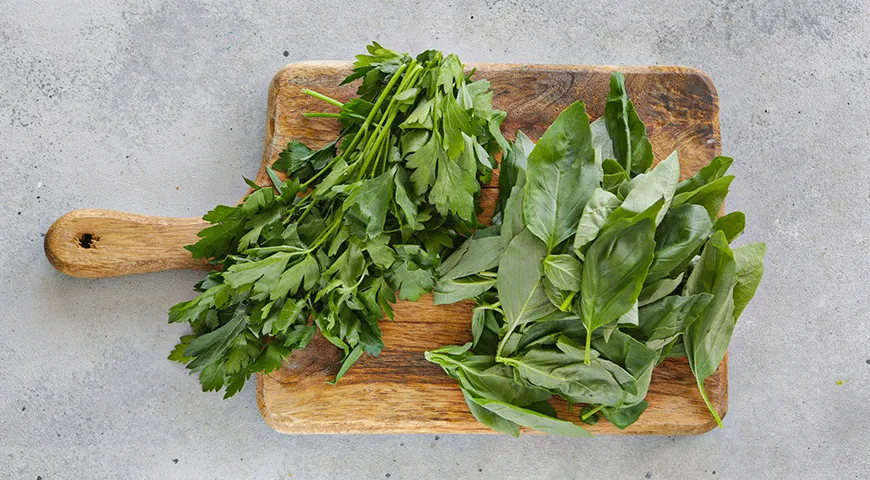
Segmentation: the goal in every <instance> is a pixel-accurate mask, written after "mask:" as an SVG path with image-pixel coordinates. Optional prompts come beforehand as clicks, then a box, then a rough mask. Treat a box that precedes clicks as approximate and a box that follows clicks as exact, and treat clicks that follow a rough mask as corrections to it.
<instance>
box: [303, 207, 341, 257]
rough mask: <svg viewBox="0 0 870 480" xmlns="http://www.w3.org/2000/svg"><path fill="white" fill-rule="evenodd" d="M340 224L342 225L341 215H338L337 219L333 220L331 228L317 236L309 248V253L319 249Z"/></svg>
mask: <svg viewBox="0 0 870 480" xmlns="http://www.w3.org/2000/svg"><path fill="white" fill-rule="evenodd" d="M339 225H341V217H339V216H337V215H336V217H335V221H333V222H332V225H330V226H329V228H327V229H326V231H325V232H323V233H322V234H320V236H319V237H317V239H316V240H314V243H313V244H312V245H311V247H310V248H309V249H308V253H311V252H313V251H315V250H317V248H318V247H319V246H320V245H322V244H323V242H325V241H326V239H327V238H329V236H330V235H332V232H333V231H334V230H335V228H336V227H337V226H339Z"/></svg>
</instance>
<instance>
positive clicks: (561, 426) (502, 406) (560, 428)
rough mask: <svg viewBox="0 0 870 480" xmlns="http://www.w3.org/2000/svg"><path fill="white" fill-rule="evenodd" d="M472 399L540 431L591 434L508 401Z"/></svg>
mask: <svg viewBox="0 0 870 480" xmlns="http://www.w3.org/2000/svg"><path fill="white" fill-rule="evenodd" d="M474 401H475V402H476V403H477V404H479V405H481V406H482V407H484V408H486V409H487V410H489V411H491V412H493V413H495V414H496V415H498V416H500V417H502V418H504V419H507V420H509V421H512V422H514V423H518V424H519V425H522V426H524V427H527V428H532V429H534V430H538V431H540V432H545V433H553V434H556V435H562V436H565V437H572V438H578V437H591V436H592V434H591V433H589V432H588V431H587V430H586V429H584V428H583V427H581V426H579V425H575V424H573V423H571V422H566V421H565V420H559V419H558V418H554V417H551V416H549V415H545V414H543V413H538V412H536V411H534V410H530V409H528V408H522V407H518V406H516V405H511V404H509V403H505V402H499V401H496V400H486V399H482V398H475V399H474Z"/></svg>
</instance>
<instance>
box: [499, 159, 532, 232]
mask: <svg viewBox="0 0 870 480" xmlns="http://www.w3.org/2000/svg"><path fill="white" fill-rule="evenodd" d="M525 185H526V175H525V173H523V172H522V171H520V174H519V176H518V177H517V183H516V185H515V186H514V188H513V189H512V190H511V192H510V194H511V195H510V198H508V200H507V203H506V204H505V208H504V211H503V212H502V213H503V215H502V227H501V244H502V248H507V246H508V244H510V243H511V240H513V239H514V237H516V236H517V235H519V234H520V232H522V231H523V230H525V228H526V222H525V220H523V191H524V190H523V187H525Z"/></svg>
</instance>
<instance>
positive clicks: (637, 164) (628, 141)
mask: <svg viewBox="0 0 870 480" xmlns="http://www.w3.org/2000/svg"><path fill="white" fill-rule="evenodd" d="M604 123H605V125H606V126H607V133H608V135H609V136H610V139H611V140H612V141H613V153H614V156H615V158H616V161H617V162H619V163H620V165H622V167H623V168H624V169H625V171H626V172H629V173H630V174H631V175H632V176H634V175H638V174H641V173H644V172H646V171H647V170H649V167H650V166H651V165H652V161H653V152H652V145H650V143H649V138H647V136H646V126H645V125H644V124H643V122H642V121H641V120H640V118H639V117H638V116H637V112H636V111H635V109H634V103H632V102H631V100H629V99H628V95H626V93H625V78H624V77H623V76H622V74H621V73H619V72H614V73H613V75H611V76H610V92H609V93H608V94H607V103H606V104H605V106H604Z"/></svg>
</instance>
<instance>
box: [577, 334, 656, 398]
mask: <svg viewBox="0 0 870 480" xmlns="http://www.w3.org/2000/svg"><path fill="white" fill-rule="evenodd" d="M592 345H593V348H595V350H596V351H597V352H598V353H599V354H600V355H601V357H603V358H604V359H606V360H609V361H610V362H613V363H614V364H616V365H618V366H620V367H622V368H624V369H625V371H626V372H628V373H629V374H630V375H631V376H632V379H633V380H634V383H629V384H627V385H626V383H625V382H622V383H621V386H622V387H623V389H624V390H625V391H626V393H627V395H626V396H625V397H624V398H623V399H622V404H625V405H632V404H635V403H637V402H640V401H641V400H643V399H644V398H645V397H646V394H647V390H648V389H649V383H650V379H651V378H652V370H653V368H654V367H655V366H656V363H657V362H658V358H659V353H658V351H657V350H656V349H652V348H649V347H648V346H646V345H644V344H643V343H641V342H639V341H637V340H635V339H634V338H632V337H631V336H629V335H627V334H625V333H623V332H621V331H619V330H615V331H614V332H613V333H612V334H611V335H610V338H608V339H605V338H603V337H598V336H596V337H595V338H594V339H593V340H592ZM614 376H615V377H616V378H619V377H618V376H616V375H614ZM607 405H611V406H612V405H615V404H614V403H609V404H607Z"/></svg>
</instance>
